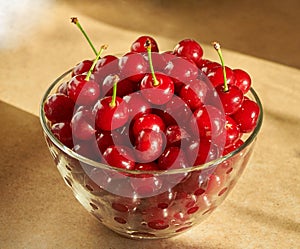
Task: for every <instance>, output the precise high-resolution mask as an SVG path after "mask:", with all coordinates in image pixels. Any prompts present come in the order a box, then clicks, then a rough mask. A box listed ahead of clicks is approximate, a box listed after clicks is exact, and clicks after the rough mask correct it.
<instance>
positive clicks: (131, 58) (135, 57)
mask: <svg viewBox="0 0 300 249" xmlns="http://www.w3.org/2000/svg"><path fill="white" fill-rule="evenodd" d="M118 65H119V70H120V78H121V79H126V78H128V79H129V80H131V81H135V82H139V81H140V80H141V79H142V78H143V77H144V76H145V74H146V72H147V68H148V66H147V63H146V61H145V59H144V57H143V55H142V54H139V53H134V52H131V53H127V54H125V55H124V56H122V57H121V58H120V59H119V64H118Z"/></svg>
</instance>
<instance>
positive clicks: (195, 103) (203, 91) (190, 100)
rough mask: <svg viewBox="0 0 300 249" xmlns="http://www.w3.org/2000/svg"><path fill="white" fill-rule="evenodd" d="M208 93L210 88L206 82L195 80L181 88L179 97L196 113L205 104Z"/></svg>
mask: <svg viewBox="0 0 300 249" xmlns="http://www.w3.org/2000/svg"><path fill="white" fill-rule="evenodd" d="M208 91H209V88H208V86H207V85H206V83H205V82H204V81H202V80H199V79H194V80H191V81H190V82H188V83H187V84H186V85H185V86H183V87H182V88H181V90H180V92H179V96H180V97H181V98H182V99H183V100H184V101H185V102H186V103H187V105H188V106H189V107H190V108H191V110H192V111H194V110H196V109H197V108H199V107H200V106H201V105H203V104H205V100H206V96H207V93H208Z"/></svg>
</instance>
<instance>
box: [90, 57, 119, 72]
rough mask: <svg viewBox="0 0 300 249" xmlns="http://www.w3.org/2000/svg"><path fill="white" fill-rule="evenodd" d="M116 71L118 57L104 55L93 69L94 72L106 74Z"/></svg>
mask: <svg viewBox="0 0 300 249" xmlns="http://www.w3.org/2000/svg"><path fill="white" fill-rule="evenodd" d="M117 69H118V57H116V56H114V55H105V56H104V57H102V58H100V59H99V60H98V61H97V63H96V65H95V68H94V73H95V72H100V71H101V70H103V71H105V73H106V74H111V73H116V71H117Z"/></svg>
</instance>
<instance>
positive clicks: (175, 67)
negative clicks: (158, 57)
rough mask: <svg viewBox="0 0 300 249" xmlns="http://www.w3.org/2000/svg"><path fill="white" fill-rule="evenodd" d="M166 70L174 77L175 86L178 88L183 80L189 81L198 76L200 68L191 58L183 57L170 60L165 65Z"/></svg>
mask: <svg viewBox="0 0 300 249" xmlns="http://www.w3.org/2000/svg"><path fill="white" fill-rule="evenodd" d="M164 72H165V73H166V74H167V75H169V76H170V77H171V78H172V79H173V81H174V84H175V86H176V87H178V88H180V85H182V84H184V83H183V82H189V81H191V80H195V79H196V78H197V77H198V68H197V66H196V64H195V63H194V62H193V61H191V60H188V59H184V58H181V57H176V58H174V59H172V60H170V61H169V62H168V64H167V66H166V67H165V69H164ZM178 85H179V86H178Z"/></svg>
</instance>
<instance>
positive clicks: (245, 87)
mask: <svg viewBox="0 0 300 249" xmlns="http://www.w3.org/2000/svg"><path fill="white" fill-rule="evenodd" d="M233 73H234V77H235V82H234V85H236V86H237V87H238V88H239V89H241V91H242V92H243V94H246V93H247V92H248V91H249V89H250V88H251V77H250V75H249V74H248V73H247V72H245V71H244V70H242V69H234V70H233Z"/></svg>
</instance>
